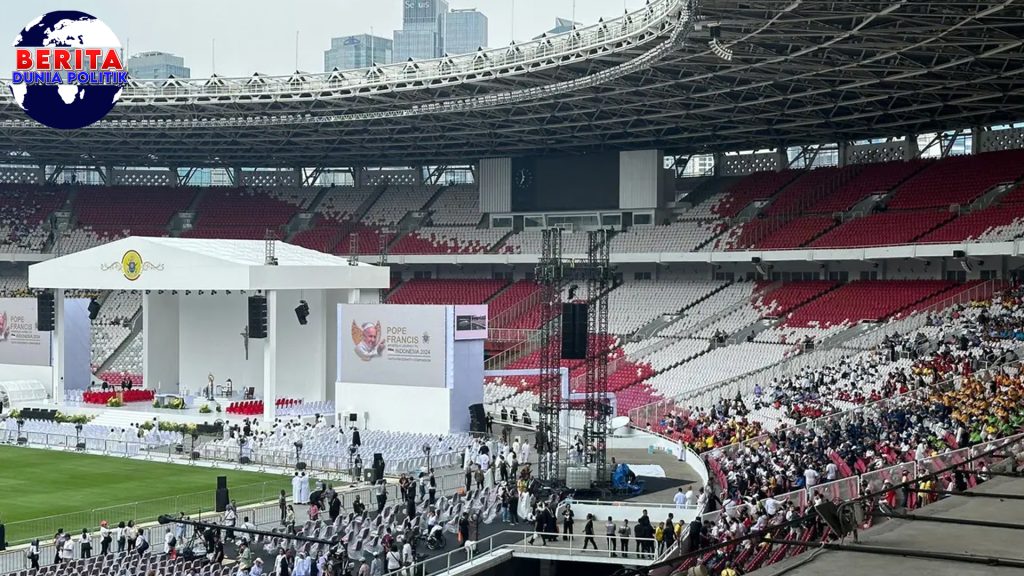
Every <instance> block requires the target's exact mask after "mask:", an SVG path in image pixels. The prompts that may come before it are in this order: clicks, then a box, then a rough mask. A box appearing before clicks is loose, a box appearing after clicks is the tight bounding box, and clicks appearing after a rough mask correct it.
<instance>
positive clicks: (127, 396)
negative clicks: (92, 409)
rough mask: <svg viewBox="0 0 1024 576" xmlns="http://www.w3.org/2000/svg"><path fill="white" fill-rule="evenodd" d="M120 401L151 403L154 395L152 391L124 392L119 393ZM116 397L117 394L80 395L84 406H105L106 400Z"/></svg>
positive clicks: (95, 393)
mask: <svg viewBox="0 0 1024 576" xmlns="http://www.w3.org/2000/svg"><path fill="white" fill-rule="evenodd" d="M120 394H121V400H122V401H123V402H124V403H126V404H127V403H129V402H152V401H153V398H155V397H156V394H155V393H154V392H153V391H152V390H125V391H124V392H121V393H120ZM117 395H118V392H111V391H108V392H84V393H83V394H82V401H83V402H85V403H86V404H103V405H106V403H107V400H110V399H111V398H114V397H115V396H117Z"/></svg>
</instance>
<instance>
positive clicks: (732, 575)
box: [721, 562, 739, 576]
mask: <svg viewBox="0 0 1024 576" xmlns="http://www.w3.org/2000/svg"><path fill="white" fill-rule="evenodd" d="M721 576H739V572H737V571H736V569H735V568H733V567H732V562H726V563H725V569H723V570H722V572H721Z"/></svg>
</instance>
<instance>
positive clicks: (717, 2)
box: [0, 0, 1024, 167]
mask: <svg viewBox="0 0 1024 576" xmlns="http://www.w3.org/2000/svg"><path fill="white" fill-rule="evenodd" d="M1022 5H1024V0H913V1H911V0H887V1H884V2H883V1H878V0H845V1H843V0H649V2H648V4H647V5H646V6H645V7H644V8H642V9H641V10H639V11H637V12H633V13H629V14H626V15H624V16H623V17H620V18H618V19H615V20H608V21H602V22H599V23H597V24H595V25H592V26H587V27H583V28H579V29H577V30H575V31H573V32H570V33H568V34H563V35H558V36H549V37H542V38H540V39H537V40H534V41H531V42H527V43H522V44H513V45H510V46H509V47H507V48H501V49H497V50H489V51H479V52H477V53H475V54H468V55H462V56H453V57H444V58H441V59H437V60H430V61H419V62H413V61H409V62H406V63H400V64H394V65H388V66H378V67H375V68H371V69H361V70H351V71H334V72H331V73H327V74H306V73H301V72H296V73H294V74H291V75H287V76H264V75H260V74H254V75H253V76H251V77H247V78H221V77H212V78H208V79H176V78H172V79H169V80H167V81H165V82H162V83H158V84H153V83H138V82H134V81H133V82H132V83H131V84H130V85H129V86H127V87H126V88H125V90H124V92H123V94H122V98H121V102H120V103H119V104H118V105H117V106H116V107H115V109H114V111H113V112H112V113H111V114H110V115H108V116H107V118H105V119H104V120H102V121H101V122H99V123H97V124H95V125H93V126H91V127H88V128H85V129H82V130H78V131H71V132H62V131H56V130H51V129H48V128H45V127H43V126H40V125H38V124H36V123H34V122H33V121H32V120H30V119H29V118H28V117H27V116H26V115H25V114H24V113H23V112H22V111H21V110H20V109H19V108H18V105H17V103H16V102H15V101H14V100H13V98H12V95H11V93H10V90H7V89H0V155H2V156H3V157H5V158H7V159H8V161H11V162H14V161H18V162H23V163H24V162H31V163H36V164H59V165H99V166H103V165H113V166H148V165H153V166H171V167H176V166H177V167H203V166H226V167H232V166H233V167H258V166H268V167H270V166H280V167H313V166H350V165H365V166H379V165H417V164H433V163H466V162H470V161H474V160H476V159H479V158H483V157H495V156H520V155H527V154H558V153H570V154H575V153H585V152H594V151H609V150H629V149H634V150H635V149H649V148H660V149H664V150H666V152H668V153H673V154H688V153H700V152H726V151H734V150H746V149H760V148H775V147H778V146H781V145H786V146H795V145H809V144H819V143H825V142H835V141H852V140H860V139H867V138H881V137H887V136H904V135H907V134H919V133H926V132H936V131H943V130H951V129H960V128H964V129H966V128H971V127H977V126H987V125H996V124H1003V123H1007V122H1012V121H1015V120H1019V119H1021V118H1024V82H1022V81H1021V75H1022V73H1024V40H1022V38H1024V16H1022Z"/></svg>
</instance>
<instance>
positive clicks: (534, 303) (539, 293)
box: [490, 290, 544, 328]
mask: <svg viewBox="0 0 1024 576" xmlns="http://www.w3.org/2000/svg"><path fill="white" fill-rule="evenodd" d="M543 303H544V290H536V291H535V292H533V293H532V294H530V295H529V296H527V297H526V298H523V299H522V300H520V301H519V302H516V303H515V304H513V305H512V306H509V307H508V308H506V309H505V310H503V311H501V312H500V313H499V314H496V315H495V316H494V318H491V320H490V323H491V326H492V327H494V328H504V327H505V326H506V325H507V324H509V323H511V322H512V321H513V320H517V319H519V317H520V316H522V315H523V314H525V313H527V312H529V311H530V310H532V309H533V308H536V307H538V306H540V305H541V304H543ZM539 317H540V315H539V314H538V318H539Z"/></svg>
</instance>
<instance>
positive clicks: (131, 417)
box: [18, 398, 297, 427]
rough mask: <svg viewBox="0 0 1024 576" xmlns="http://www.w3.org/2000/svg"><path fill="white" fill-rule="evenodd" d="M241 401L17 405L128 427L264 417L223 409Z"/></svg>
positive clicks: (210, 422)
mask: <svg viewBox="0 0 1024 576" xmlns="http://www.w3.org/2000/svg"><path fill="white" fill-rule="evenodd" d="M235 401H238V399H227V398H220V399H217V400H214V401H209V400H206V401H202V402H197V404H196V405H194V406H190V407H188V408H184V409H182V410H173V409H170V408H154V407H153V404H152V403H150V402H131V403H128V404H125V405H124V406H121V407H119V408H110V407H108V406H101V405H99V404H85V403H83V402H63V403H60V404H54V403H51V402H38V401H37V402H25V403H23V404H19V406H18V408H41V409H49V410H53V409H56V410H59V411H60V412H61V413H63V414H68V415H79V414H83V415H87V416H95V417H96V418H95V420H93V421H91V422H90V423H91V424H99V425H104V426H106V425H109V426H111V427H117V426H120V427H125V426H128V425H129V424H140V423H142V422H146V421H149V420H153V419H154V418H155V419H158V420H162V421H164V422H174V423H177V424H203V423H206V424H213V423H214V422H216V421H217V420H223V421H224V422H227V423H235V422H242V421H243V420H245V419H246V418H256V419H260V420H262V415H255V416H245V415H241V414H228V413H227V412H225V411H224V410H225V409H226V408H227V406H228V405H229V404H230V403H231V402H235ZM203 404H206V405H208V406H209V407H210V409H212V410H213V412H210V413H209V414H203V413H201V412H199V408H200V406H202V405H203ZM218 405H219V406H220V407H221V412H217V411H216V410H217V406H218ZM282 418H297V417H296V416H282Z"/></svg>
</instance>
